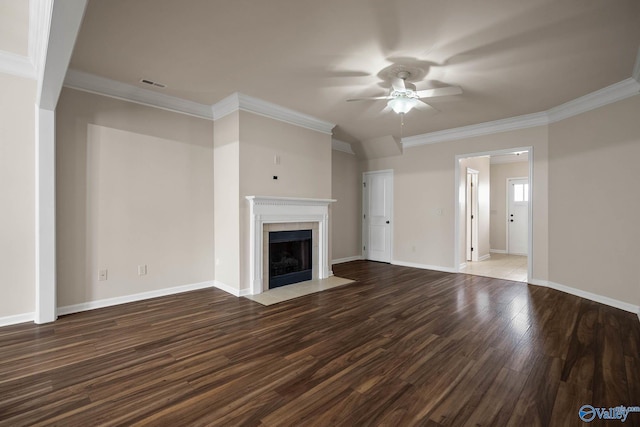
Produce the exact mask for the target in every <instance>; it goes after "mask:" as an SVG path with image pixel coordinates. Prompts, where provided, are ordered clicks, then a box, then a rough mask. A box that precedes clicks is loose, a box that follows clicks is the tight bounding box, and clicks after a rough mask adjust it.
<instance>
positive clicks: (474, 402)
mask: <svg viewBox="0 0 640 427" xmlns="http://www.w3.org/2000/svg"><path fill="white" fill-rule="evenodd" d="M334 272H335V274H336V275H339V276H341V277H347V278H350V279H354V280H356V281H357V282H356V283H354V284H351V285H347V286H344V287H340V288H336V289H332V290H329V291H325V292H321V293H317V294H312V295H308V296H305V297H301V298H299V299H295V300H292V301H288V302H285V303H281V304H277V305H273V306H269V307H264V306H262V305H260V304H258V303H255V302H253V301H250V300H248V299H245V298H235V297H233V296H230V295H228V294H226V293H224V292H222V291H219V290H216V289H207V290H201V291H194V292H189V293H184V294H180V295H175V296H170V297H163V298H157V299H153V300H147V301H142V302H136V303H131V304H126V305H121V306H117V307H110V308H105V309H100V310H94V311H90V312H84V313H78V314H73V315H68V316H64V317H61V318H60V319H59V320H58V321H57V322H55V323H53V324H48V325H42V326H37V325H34V324H22V325H15V326H10V327H4V328H0V425H2V426H22V425H60V426H93V425H105V426H107V425H108V426H111V425H136V426H138V425H139V426H142V425H163V426H183V425H189V426H191V425H194V426H217V425H220V426H238V425H246V426H300V425H318V426H333V425H344V426H362V425H367V426H369V425H375V426H377V425H381V426H382V425H390V426H396V427H397V426H413V425H421V426H431V427H437V426H573V425H576V426H577V425H582V423H581V421H580V419H579V418H578V409H579V408H580V406H582V405H583V404H591V405H593V406H598V407H611V406H619V405H625V406H631V405H640V385H639V381H640V371H639V369H640V322H639V321H638V318H637V316H635V315H633V314H631V313H627V312H623V311H620V310H617V309H614V308H611V307H608V306H604V305H601V304H597V303H594V302H591V301H588V300H584V299H581V298H578V297H574V296H571V295H568V294H564V293H561V292H558V291H554V290H552V289H547V288H541V287H536V286H530V285H526V284H523V283H518V282H509V281H504V280H498V279H490V278H485V277H479V276H471V275H463V274H448V273H440V272H434V271H427V270H417V269H412V268H406V267H399V266H391V265H387V264H380V263H373V262H366V261H355V262H351V263H346V264H341V265H336V266H334ZM617 423H619V421H609V422H608V424H607V425H617ZM591 424H592V425H605V424H604V423H603V424H598V422H597V420H596V421H594V422H593V423H591ZM624 425H629V426H636V427H637V426H640V413H639V414H634V413H632V414H630V415H629V418H628V419H627V421H626V422H625V424H624Z"/></svg>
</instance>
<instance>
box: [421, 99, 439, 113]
mask: <svg viewBox="0 0 640 427" xmlns="http://www.w3.org/2000/svg"><path fill="white" fill-rule="evenodd" d="M416 101H418V103H417V104H416V106H415V108H416V109H417V110H422V111H433V112H440V110H438V109H437V108H435V107H432V106H431V105H429V104H427V103H426V102H423V101H420V100H419V99H416Z"/></svg>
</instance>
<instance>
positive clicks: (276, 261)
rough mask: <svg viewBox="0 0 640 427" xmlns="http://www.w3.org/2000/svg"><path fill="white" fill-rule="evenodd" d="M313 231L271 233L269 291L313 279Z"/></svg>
mask: <svg viewBox="0 0 640 427" xmlns="http://www.w3.org/2000/svg"><path fill="white" fill-rule="evenodd" d="M311 248H312V230H294V231H272V232H270V233H269V289H273V288H277V287H280V286H285V285H290V284H292V283H298V282H304V281H305V280H311V279H312V271H313V270H312V267H313V265H312V260H313V258H312V249H311Z"/></svg>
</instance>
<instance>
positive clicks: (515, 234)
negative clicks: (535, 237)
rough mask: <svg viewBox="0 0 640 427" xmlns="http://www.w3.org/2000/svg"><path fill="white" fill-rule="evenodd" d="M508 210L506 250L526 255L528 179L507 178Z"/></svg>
mask: <svg viewBox="0 0 640 427" xmlns="http://www.w3.org/2000/svg"><path fill="white" fill-rule="evenodd" d="M507 186H508V188H507V192H508V198H509V200H508V204H509V206H508V212H507V229H508V230H507V232H508V234H509V237H508V242H507V243H508V245H507V252H509V253H510V254H514V255H527V252H528V247H529V245H528V232H527V230H528V228H529V227H528V224H529V180H528V179H526V178H519V179H515V178H514V179H509V180H507Z"/></svg>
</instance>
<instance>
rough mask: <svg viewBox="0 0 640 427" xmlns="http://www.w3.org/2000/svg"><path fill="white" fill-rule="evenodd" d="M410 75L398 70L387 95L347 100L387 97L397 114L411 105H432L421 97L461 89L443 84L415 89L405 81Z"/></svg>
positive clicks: (457, 92) (456, 92)
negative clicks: (431, 87)
mask: <svg viewBox="0 0 640 427" xmlns="http://www.w3.org/2000/svg"><path fill="white" fill-rule="evenodd" d="M410 76H411V73H409V72H408V71H399V72H398V73H397V74H396V77H394V78H393V79H392V80H391V89H390V92H389V95H388V96H374V97H370V98H357V99H347V101H374V100H379V99H387V100H389V101H388V102H387V106H388V107H389V108H391V109H392V110H393V111H394V112H396V113H397V114H406V113H408V112H409V111H411V109H413V107H416V108H429V109H433V107H432V106H430V105H429V104H427V103H426V102H423V101H421V99H423V98H433V97H436V96H446V95H459V94H461V93H462V89H461V88H460V87H459V86H445V87H439V88H435V89H425V90H416V86H415V85H414V84H412V83H409V82H407V78H409V77H410Z"/></svg>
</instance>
